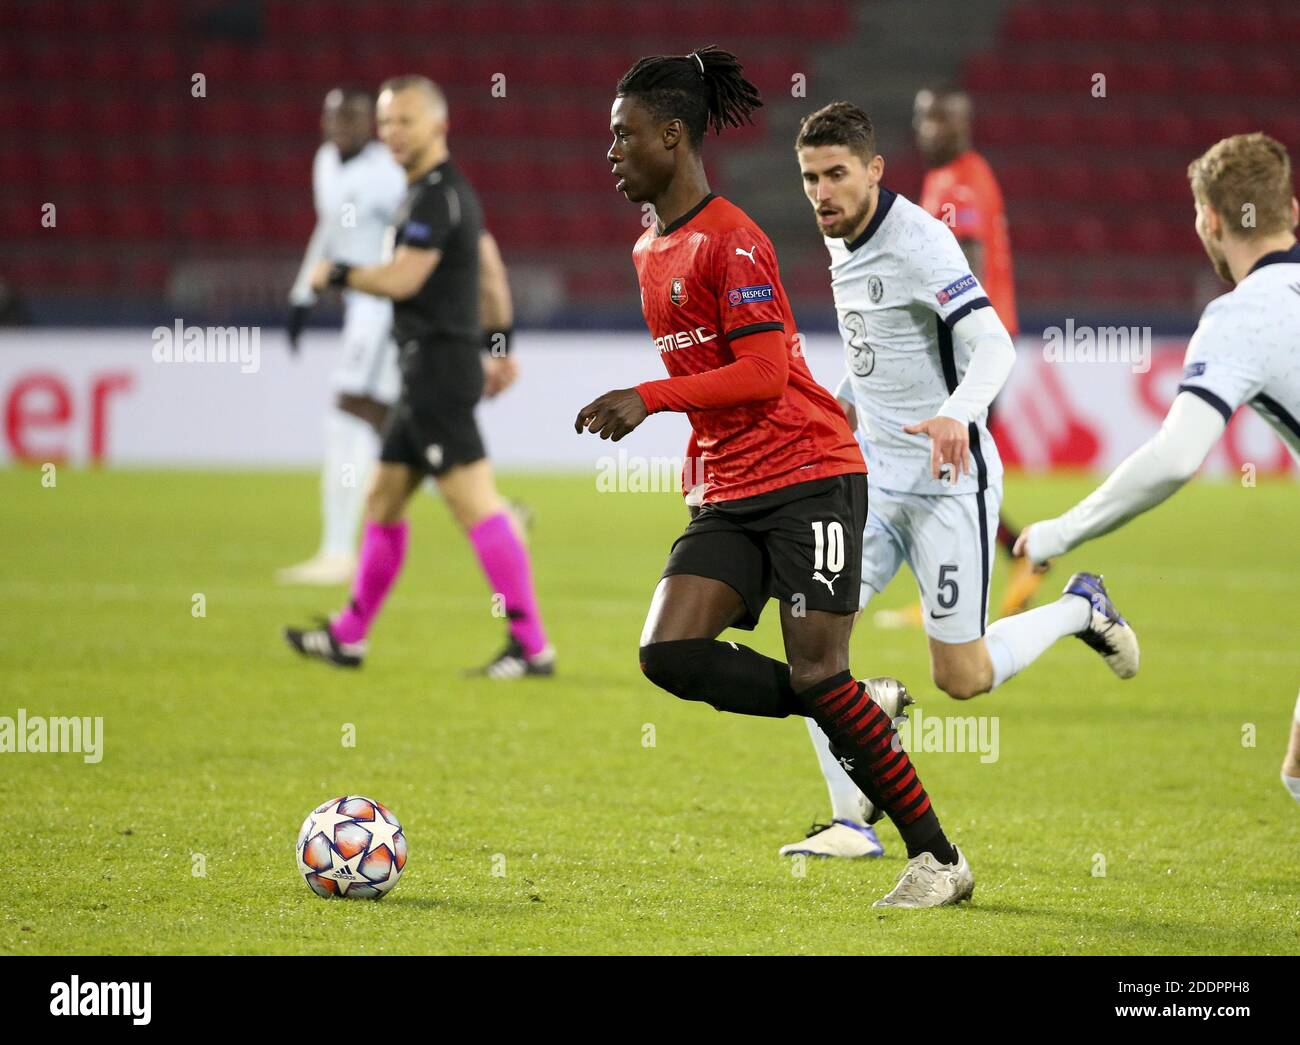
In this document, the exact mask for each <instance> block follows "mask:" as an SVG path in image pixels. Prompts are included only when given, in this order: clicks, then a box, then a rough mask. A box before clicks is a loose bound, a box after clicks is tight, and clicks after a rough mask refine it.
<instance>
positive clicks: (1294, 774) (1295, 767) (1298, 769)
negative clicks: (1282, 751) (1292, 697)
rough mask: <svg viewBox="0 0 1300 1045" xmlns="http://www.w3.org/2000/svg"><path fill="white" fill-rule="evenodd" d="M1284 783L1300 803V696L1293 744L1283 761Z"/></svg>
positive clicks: (1292, 725)
mask: <svg viewBox="0 0 1300 1045" xmlns="http://www.w3.org/2000/svg"><path fill="white" fill-rule="evenodd" d="M1282 783H1283V785H1284V786H1285V787H1286V789H1287V790H1288V791H1290V792H1291V797H1292V798H1294V799H1295V800H1296V801H1297V802H1300V695H1297V697H1296V701H1295V717H1294V718H1293V719H1292V721H1291V743H1290V745H1289V746H1288V747H1287V749H1286V758H1284V759H1283V760H1282Z"/></svg>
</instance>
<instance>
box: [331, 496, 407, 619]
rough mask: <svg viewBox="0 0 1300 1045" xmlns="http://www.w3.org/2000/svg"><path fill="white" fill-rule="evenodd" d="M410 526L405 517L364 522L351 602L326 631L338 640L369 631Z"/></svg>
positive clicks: (398, 566)
mask: <svg viewBox="0 0 1300 1045" xmlns="http://www.w3.org/2000/svg"><path fill="white" fill-rule="evenodd" d="M410 529H411V527H410V524H409V523H408V522H407V521H406V520H405V519H403V520H402V521H401V522H397V523H393V524H392V525H391V526H385V525H383V524H382V523H376V522H368V523H366V529H365V535H364V536H363V537H362V538H361V555H360V557H359V559H358V561H357V575H356V578H355V579H354V580H353V581H352V601H351V602H350V603H349V604H348V606H347V608H346V609H343V610H340V611H339V613H338V614H337V615H335V617H334V619H333V620H332V621H330V631H331V632H332V633H333V635H334V637H335V638H336V639H338V641H339V642H360V641H361V640H362V639H364V638H365V637H366V633H367V632H369V631H370V625H371V624H372V623H373V622H374V619H375V617H376V616H378V615H379V608H380V607H381V606H383V604H384V599H386V598H387V597H388V592H389V590H390V589H391V588H392V587H393V581H395V580H397V575H398V574H399V573H401V572H402V562H403V561H404V560H405V559H406V539H407V536H408V535H409V533H410Z"/></svg>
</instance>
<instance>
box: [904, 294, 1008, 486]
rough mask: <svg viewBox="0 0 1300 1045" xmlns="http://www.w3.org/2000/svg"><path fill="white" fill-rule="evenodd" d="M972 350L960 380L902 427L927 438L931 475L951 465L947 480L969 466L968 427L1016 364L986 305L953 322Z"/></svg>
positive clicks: (999, 324)
mask: <svg viewBox="0 0 1300 1045" xmlns="http://www.w3.org/2000/svg"><path fill="white" fill-rule="evenodd" d="M952 332H953V336H954V337H959V338H961V339H962V341H964V342H965V343H966V344H967V345H968V346H969V347H970V350H971V357H970V364H969V365H968V366H967V367H966V373H965V375H964V376H963V377H962V379H961V382H960V383H959V384H958V385H957V387H956V388H954V389H953V390H952V392H951V393H950V394H949V396H948V398H947V399H946V400H944V403H943V405H942V406H941V407H939V412H938V413H937V414H936V415H935V416H934V417H932V418H930V419H929V420H928V421H919V422H917V423H916V424H911V425H906V426H905V427H904V428H903V431H905V432H908V433H910V434H913V435H917V434H925V435H928V436H929V437H930V473H931V475H933V476H934V477H935V478H936V479H938V478H940V477H941V475H942V469H943V467H944V465H951V466H952V468H953V471H952V473H951V480H952V481H955V480H956V477H957V476H956V473H958V472H960V473H961V474H962V475H965V474H966V472H967V471H968V470H969V468H970V461H969V458H970V429H969V425H970V423H971V422H972V421H974V420H975V418H977V417H979V416H980V414H982V413H983V412H984V411H986V410H987V409H988V408H989V404H990V403H991V402H993V399H994V397H995V396H996V395H997V394H998V393H999V392H1000V391H1002V386H1003V385H1004V384H1006V381H1007V377H1008V376H1009V375H1010V374H1011V368H1012V367H1014V366H1015V365H1016V347H1015V345H1014V344H1013V343H1012V341H1011V335H1010V334H1008V333H1007V328H1006V327H1004V326H1003V325H1002V320H1000V319H999V318H998V314H997V313H996V312H995V311H994V310H993V309H992V308H991V307H990V306H989V305H988V304H987V303H985V305H984V306H983V307H981V308H975V309H972V310H971V311H970V312H967V313H966V315H964V316H962V317H961V319H959V320H957V322H956V323H954V324H953V326H952Z"/></svg>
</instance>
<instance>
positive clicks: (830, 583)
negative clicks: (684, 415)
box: [663, 473, 867, 630]
mask: <svg viewBox="0 0 1300 1045" xmlns="http://www.w3.org/2000/svg"><path fill="white" fill-rule="evenodd" d="M866 524H867V477H866V474H865V473H856V474H850V475H834V476H830V477H829V478H826V479H813V480H812V481H810V482H806V483H795V484H794V485H793V486H784V487H781V488H780V489H778V490H769V491H768V492H766V493H761V494H758V495H757V496H755V497H745V498H742V499H740V500H736V501H720V502H716V503H710V504H706V505H704V507H703V508H701V509H700V513H699V514H698V515H697V516H696V517H695V518H694V519H692V520H691V521H690V524H689V525H688V526H687V527H686V529H685V531H683V533H682V535H681V536H680V537H678V538H677V540H676V541H675V542H674V543H673V548H672V551H671V552H669V553H668V564H667V565H666V566H665V567H664V572H663V576H664V577H670V576H672V575H674V574H682V573H686V574H692V575H694V576H696V577H709V578H712V579H713V580H719V581H722V582H723V583H724V584H727V585H729V586H731V587H732V588H734V589H735V590H736V592H737V594H739V595H740V598H741V600H742V601H743V602H744V604H745V615H744V617H742V619H741V620H740V621H738V622H737V623H736V624H733V625H732V627H736V628H744V629H746V630H751V629H753V628H754V627H756V626H757V624H758V618H759V616H760V615H761V614H762V612H763V606H764V605H765V604H766V603H767V600H768V599H769V598H776V599H780V600H781V601H782V602H788V603H791V604H792V605H793V606H795V607H796V608H799V607H802V608H803V609H809V610H823V611H826V612H829V613H856V612H857V609H858V596H859V590H858V589H859V585H860V582H861V577H862V533H863V530H864V529H865V528H866Z"/></svg>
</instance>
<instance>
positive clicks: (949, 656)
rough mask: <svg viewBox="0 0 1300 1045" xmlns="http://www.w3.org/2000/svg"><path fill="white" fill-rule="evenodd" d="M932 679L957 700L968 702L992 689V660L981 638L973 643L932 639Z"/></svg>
mask: <svg viewBox="0 0 1300 1045" xmlns="http://www.w3.org/2000/svg"><path fill="white" fill-rule="evenodd" d="M930 677H931V678H932V679H933V680H934V684H935V685H936V686H938V687H939V689H941V690H943V692H945V693H947V694H948V696H950V697H952V698H953V699H954V700H969V699H970V698H971V697H975V696H978V695H979V694H981V693H987V692H988V691H989V690H990V689H992V688H993V661H992V660H990V659H989V650H988V646H987V645H985V642H984V640H983V639H982V638H980V639H975V640H973V641H971V642H940V641H939V640H938V639H936V638H931V639H930Z"/></svg>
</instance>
